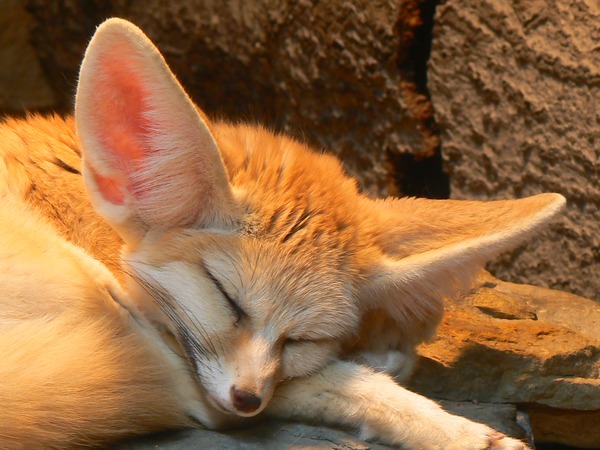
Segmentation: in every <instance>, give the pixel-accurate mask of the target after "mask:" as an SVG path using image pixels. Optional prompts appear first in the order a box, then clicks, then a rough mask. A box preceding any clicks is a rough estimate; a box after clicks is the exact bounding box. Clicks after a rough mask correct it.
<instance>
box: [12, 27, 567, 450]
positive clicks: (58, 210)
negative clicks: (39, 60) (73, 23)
mask: <svg viewBox="0 0 600 450" xmlns="http://www.w3.org/2000/svg"><path fill="white" fill-rule="evenodd" d="M75 124H76V128H77V137H76V136H75V131H74V129H75V126H74V125H75ZM0 145H1V146H2V159H1V160H0V163H1V164H0V180H1V183H0V199H1V202H2V207H1V208H0V217H1V221H0V230H1V231H0V264H1V270H0V282H1V286H2V293H3V296H2V297H1V299H0V405H1V406H0V447H3V448H33V447H73V446H80V445H97V444H103V443H106V442H108V441H110V440H112V439H116V438H119V437H123V436H126V435H131V434H133V433H145V432H152V431H157V430H162V429H168V428H177V427H188V426H194V425H197V424H200V425H201V426H204V427H209V428H226V427H230V426H232V425H235V424H236V423H237V422H239V421H241V420H247V419H243V418H244V417H250V416H256V415H259V414H260V415H266V416H269V415H270V416H276V417H282V418H290V419H297V420H309V421H311V422H313V423H314V422H316V423H327V424H334V425H335V424H337V425H341V426H350V427H355V428H356V429H358V430H359V431H360V433H361V437H363V438H375V439H377V440H379V441H382V442H384V443H388V444H397V445H402V446H404V447H406V448H411V449H440V448H454V449H486V448H498V449H499V448H506V449H517V448H525V447H524V445H523V444H522V443H520V442H518V441H516V440H513V439H511V438H508V437H505V436H503V435H501V434H499V433H497V432H495V431H494V430H492V429H490V428H488V427H487V426H484V425H481V424H478V423H474V422H471V421H468V420H466V419H464V418H461V417H458V416H454V415H451V414H449V413H447V412H445V411H443V410H442V409H441V408H439V407H438V406H437V405H436V404H435V403H434V402H432V401H430V400H427V399H425V398H423V397H421V396H419V395H417V394H414V393H412V392H409V391H407V390H406V389H404V388H402V387H400V386H399V385H398V384H396V382H395V381H394V380H393V378H392V376H396V375H397V376H398V377H400V378H402V377H404V376H406V375H407V374H408V373H409V372H410V369H411V367H412V364H413V360H414V354H415V347H416V346H417V345H418V344H419V343H421V342H423V341H424V340H426V339H428V338H430V337H431V336H432V335H433V333H434V331H435V329H436V326H437V324H438V322H439V321H440V317H441V315H442V311H443V298H444V297H447V296H450V295H453V294H454V293H456V292H457V291H459V290H460V289H462V288H464V287H467V286H468V285H469V281H470V280H471V278H472V277H473V275H474V274H475V273H476V271H477V270H478V268H479V267H480V266H481V265H482V264H483V263H484V262H485V261H486V260H488V259H489V258H491V257H493V256H494V255H496V254H498V253H499V252H501V251H503V250H505V249H507V248H510V247H511V246H513V245H515V244H516V243H518V242H520V241H521V240H523V239H524V238H525V237H526V236H529V235H530V234H531V233H532V232H533V231H534V230H535V229H536V228H537V227H538V226H540V225H541V224H543V223H544V222H547V221H548V220H549V219H550V218H551V217H552V216H553V215H554V214H555V213H556V212H557V211H558V210H559V209H560V208H561V207H562V206H563V204H564V199H563V197H561V196H560V195H557V194H542V195H537V196H535V197H530V198H526V199H522V200H507V201H495V202H488V203H484V202H473V201H450V200H447V201H446V200H444V201H434V200H425V199H414V198H402V199H395V198H388V199H386V200H371V199H369V198H367V197H365V196H363V195H361V194H359V193H358V191H357V188H356V185H355V182H354V181H353V180H352V179H350V178H348V177H347V176H345V175H344V173H343V171H342V169H341V166H340V164H339V162H338V161H337V160H336V159H335V158H333V157H331V156H327V155H322V154H317V153H314V152H313V151H311V150H310V149H308V148H306V147H305V146H304V145H302V144H301V143H299V142H296V141H294V140H292V139H290V138H287V137H285V136H280V135H274V134H272V133H270V132H269V131H267V130H265V129H264V128H261V127H252V126H246V125H230V124H226V123H221V122H213V121H209V120H208V118H207V117H206V116H205V115H204V114H203V113H202V111H200V110H199V109H198V108H196V106H194V104H193V103H192V102H191V101H190V99H189V98H188V96H187V95H186V94H185V92H184V91H183V89H182V88H181V86H180V85H179V83H178V82H177V80H176V79H175V77H174V76H173V75H172V73H171V72H170V71H169V69H168V67H167V65H166V64H165V61H164V60H163V58H162V57H161V55H160V53H159V52H158V50H157V49H156V48H155V47H154V46H153V44H152V43H151V42H150V41H149V40H148V38H147V37H146V36H145V35H144V34H143V33H142V32H141V31H140V30H139V29H137V28H136V27H135V26H133V25H132V24H130V23H128V22H126V21H124V20H120V19H110V20H108V21H107V22H105V23H104V24H103V25H101V26H100V27H99V28H98V30H97V32H96V34H95V36H94V38H93V39H92V41H91V43H90V45H89V47H88V49H87V52H86V55H85V59H84V61H83V64H82V67H81V73H80V79H79V85H78V90H77V99H76V110H75V122H73V121H72V119H66V120H63V119H60V118H58V117H50V118H40V117H31V118H29V119H27V120H24V121H16V120H9V121H6V122H5V123H4V124H3V125H2V127H1V128H0ZM80 152H82V153H83V159H82V161H81V160H79V157H78V155H79V154H80ZM59 172H60V174H59V175H58V176H56V177H55V175H56V174H57V173H59ZM79 173H82V175H83V176H82V177H79ZM82 179H83V181H82ZM84 184H85V187H86V189H87V193H86V190H85V189H84V187H83V185H84ZM87 196H89V198H90V200H91V204H92V205H93V207H92V206H91V205H90V203H89V201H88V199H87ZM92 208H93V209H92ZM94 210H95V211H96V212H97V213H98V214H99V215H100V216H101V217H103V218H104V219H105V220H106V221H107V222H108V223H109V224H110V226H112V229H114V231H115V232H116V233H114V232H113V231H112V230H111V229H110V228H109V227H108V226H107V225H106V224H105V223H104V222H103V220H102V219H100V218H99V217H98V216H96V215H95V213H94ZM121 240H122V241H123V243H124V245H123V250H122V269H119V268H118V265H117V264H116V263H115V261H116V260H117V258H118V256H117V251H116V248H117V247H118V246H120V245H121V243H120V241H121ZM107 266H108V267H109V268H110V269H111V270H109V269H108V268H107ZM121 281H122V283H121ZM121 286H124V287H123V288H122V287H121ZM384 323H385V324H386V325H385V327H383V326H382V324H384ZM369 363H371V364H372V365H377V366H378V370H377V371H376V370H374V369H372V368H370V367H368V364H369ZM386 372H387V373H386Z"/></svg>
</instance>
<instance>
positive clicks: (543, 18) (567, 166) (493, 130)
mask: <svg viewBox="0 0 600 450" xmlns="http://www.w3.org/2000/svg"><path fill="white" fill-rule="evenodd" d="M599 23H600V9H598V6H597V3H595V2H590V1H585V0H577V1H571V0H549V1H545V0H544V1H542V0H535V1H531V0H520V1H512V0H483V1H480V0H467V1H459V0H448V1H445V2H442V3H441V4H440V5H439V6H438V8H437V12H436V17H435V26H434V37H433V43H432V53H431V59H430V61H429V72H428V80H429V83H428V87H429V89H430V93H431V99H432V102H433V106H434V111H435V117H436V120H437V122H438V124H439V126H440V129H441V139H442V152H443V157H444V160H445V167H446V168H447V170H448V172H449V175H450V178H451V188H450V189H451V196H452V197H453V198H470V199H474V198H478V199H491V198H513V197H522V196H526V195H531V194H536V193H539V192H544V191H554V192H560V193H562V194H564V195H565V196H566V197H567V200H568V209H567V212H566V214H565V215H564V216H563V217H561V218H559V219H558V220H556V222H555V223H554V225H553V226H552V227H551V229H550V230H549V231H548V232H546V233H544V234H543V235H541V236H540V237H539V238H537V239H534V240H532V241H531V242H529V243H528V244H527V245H525V246H524V247H522V248H519V249H517V250H516V251H514V252H512V253H510V254H509V255H507V256H505V257H504V258H503V259H502V261H501V262H500V263H497V264H494V265H493V269H494V271H495V273H496V274H497V275H498V276H500V277H501V278H509V279H511V280H514V281H519V282H527V283H531V284H535V285H544V286H550V287H553V288H556V289H561V290H567V291H570V292H573V293H577V294H579V295H583V296H585V297H588V298H595V299H600V233H599V232H598V223H600V147H599V142H598V136H600V135H599V130H600V110H599V105H600V102H599V101H598V98H599V96H598V92H599V87H600V51H599V48H600V47H599V42H600V27H599V26H598V24H599Z"/></svg>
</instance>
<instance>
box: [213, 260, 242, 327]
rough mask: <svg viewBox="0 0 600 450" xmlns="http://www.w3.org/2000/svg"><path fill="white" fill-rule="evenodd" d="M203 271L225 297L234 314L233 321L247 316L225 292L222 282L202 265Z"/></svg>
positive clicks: (238, 320) (236, 321)
mask: <svg viewBox="0 0 600 450" xmlns="http://www.w3.org/2000/svg"><path fill="white" fill-rule="evenodd" d="M204 272H205V273H206V275H207V276H208V278H210V280H211V281H212V282H213V283H214V285H215V286H216V287H217V289H218V290H219V292H220V293H221V295H222V296H223V297H225V300H227V303H229V306H231V309H232V310H233V313H234V314H235V323H236V324H237V323H238V322H240V321H241V320H242V319H243V318H244V317H248V314H246V311H244V310H243V309H242V308H240V305H238V304H237V302H236V301H235V300H234V299H233V298H231V296H230V295H229V294H228V293H227V291H226V290H225V288H224V287H223V284H221V282H220V281H219V280H218V279H217V278H216V277H215V276H214V275H213V274H212V273H211V272H210V271H209V270H208V268H206V267H204Z"/></svg>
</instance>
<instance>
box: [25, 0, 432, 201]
mask: <svg viewBox="0 0 600 450" xmlns="http://www.w3.org/2000/svg"><path fill="white" fill-rule="evenodd" d="M26 3H27V5H28V8H29V10H30V11H31V12H32V13H33V15H34V16H35V17H36V22H37V27H36V29H35V31H34V35H33V38H34V44H35V47H36V48H37V49H38V54H39V56H40V59H41V61H42V63H43V66H44V68H45V71H46V73H47V74H48V77H49V78H50V80H51V82H52V84H53V86H54V87H55V89H56V90H57V91H59V92H65V93H71V92H72V90H73V89H72V88H73V86H74V80H75V79H76V74H77V67H78V65H79V63H80V60H81V55H82V53H83V50H84V47H85V44H86V43H87V40H88V39H89V37H90V36H91V34H92V32H93V29H94V26H95V25H96V24H97V23H100V22H101V21H102V20H103V19H104V18H106V17H108V16H111V15H114V16H119V17H123V18H126V19H129V20H131V21H132V22H134V23H136V24H137V25H138V26H140V27H141V28H142V29H143V30H144V31H145V32H146V33H147V34H148V35H149V36H150V37H151V38H152V39H153V40H154V41H155V42H156V43H157V45H158V47H159V48H160V49H161V51H162V52H163V54H164V56H165V58H166V59H167V61H168V62H169V64H170V65H171V67H172V69H173V70H174V72H175V73H176V74H177V75H178V77H179V78H180V80H181V81H182V84H183V85H184V86H185V87H186V89H187V90H188V91H189V93H190V95H191V96H192V98H193V99H194V100H195V101H196V102H197V103H198V104H199V105H200V106H201V107H202V108H203V109H205V110H206V111H207V112H208V113H209V115H213V116H214V115H217V116H222V117H225V118H227V119H230V120H251V121H257V122H260V123H263V124H266V125H267V126H270V127H272V128H275V129H277V130H281V131H285V132H286V133H289V134H292V135H294V136H296V137H298V138H300V139H302V140H305V141H308V142H310V143H311V144H313V145H314V146H315V147H317V148H322V149H325V150H327V151H333V152H334V153H336V154H337V155H339V156H340V157H341V158H342V159H343V160H344V162H345V165H346V169H347V170H348V171H349V172H350V173H352V174H353V175H356V176H358V177H359V179H360V180H361V183H362V186H363V187H364V188H365V189H366V190H367V191H369V192H371V193H372V194H374V195H384V194H389V193H396V194H398V193H399V189H398V186H397V184H396V182H395V181H396V177H395V173H394V169H395V166H394V165H395V163H396V162H397V161H399V160H401V155H406V154H410V155H412V156H413V157H414V158H416V159H423V158H428V157H432V156H434V155H435V153H436V152H437V151H438V148H439V142H438V140H437V136H436V135H434V134H432V133H431V132H430V131H429V130H428V128H427V126H426V125H425V124H424V120H423V119H422V118H421V116H423V115H428V117H430V116H431V111H430V110H427V108H423V107H422V106H421V105H422V103H423V102H420V101H419V99H418V98H413V99H412V100H410V101H407V100H406V96H405V95H403V92H404V91H406V90H410V89H411V85H410V83H409V84H408V85H407V84H403V83H402V73H401V72H400V71H399V70H398V67H397V57H398V40H399V38H398V36H397V35H396V33H395V25H396V21H397V20H398V17H399V14H400V10H401V9H402V8H404V6H402V8H401V2H398V1H396V0H384V1H377V2H373V1H370V0H332V1H327V2H316V1H307V0H300V1H293V2H291V1H290V2H288V1H279V0H260V1H251V2H249V1H246V0H229V1H221V0H191V1H172V2H164V1H160V0H149V1H146V2H144V3H143V8H140V3H138V2H129V1H125V0H112V1H109V2H96V1H90V2H68V1H57V2H54V3H53V6H52V7H49V6H48V2H47V1H45V0H27V1H26ZM406 3H407V4H413V3H419V2H418V1H417V2H415V1H413V2H406ZM409 12H410V13H411V14H413V15H414V14H418V10H416V9H415V8H412V9H410V11H409ZM411 17H413V16H411ZM418 25H419V21H418V17H417V18H416V21H415V20H413V21H412V25H411V24H407V25H406V26H405V27H403V28H402V29H403V31H404V32H407V31H410V30H412V29H414V28H415V27H417V26H418ZM403 37H406V33H405V34H404V35H403ZM57 49H58V50H57ZM67 98H68V96H67ZM69 102H70V99H68V100H67V102H66V104H67V105H70V103H69ZM438 156H439V155H438ZM440 166H441V165H440ZM433 195H434V196H436V194H435V192H434V193H433Z"/></svg>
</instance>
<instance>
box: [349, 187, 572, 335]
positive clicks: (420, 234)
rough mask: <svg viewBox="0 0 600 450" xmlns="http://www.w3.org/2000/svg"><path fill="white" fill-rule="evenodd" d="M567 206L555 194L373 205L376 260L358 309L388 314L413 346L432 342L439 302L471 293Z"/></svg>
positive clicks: (369, 269) (440, 309) (363, 286)
mask: <svg viewBox="0 0 600 450" xmlns="http://www.w3.org/2000/svg"><path fill="white" fill-rule="evenodd" d="M564 204H565V199H564V197H563V196H562V195H559V194H541V195H537V196H534V197H529V198H525V199H520V200H500V201H491V202H477V201H460V200H426V199H415V198H405V199H395V200H385V201H379V202H373V203H372V204H371V205H370V208H369V209H370V211H371V213H372V217H373V218H374V224H375V227H376V229H377V231H376V233H374V235H376V236H377V238H376V240H377V242H376V247H377V248H378V252H379V254H380V256H381V257H380V260H379V262H378V263H376V264H375V265H372V266H371V267H367V268H365V269H364V274H365V281H366V282H363V283H361V286H360V288H359V296H360V298H361V304H362V305H363V308H364V309H365V310H369V309H373V310H386V311H388V313H389V314H390V315H391V316H392V317H393V318H394V319H395V320H396V322H397V323H399V324H400V325H401V327H402V328H403V329H404V330H406V331H407V335H409V336H407V339H409V340H414V342H412V343H413V344H414V343H418V342H420V341H422V340H424V339H426V338H428V337H430V336H428V335H430V334H431V333H433V331H435V327H436V326H437V324H438V322H439V320H440V319H441V316H442V313H443V299H444V297H449V296H453V295H455V294H456V293H457V292H459V291H460V290H462V289H465V288H468V287H469V286H470V283H471V282H472V280H473V278H474V277H475V275H476V273H477V272H478V271H479V269H480V268H481V267H482V266H483V265H484V264H485V263H486V262H487V261H488V260H489V259H491V258H493V257H494V256H496V255H497V254H499V253H501V252H503V251H506V250H508V249H510V248H512V247H514V246H516V245H517V244H519V243H520V242H522V241H523V240H524V239H525V238H527V237H528V236H530V235H531V234H532V233H533V232H534V231H535V230H536V229H537V228H538V227H539V226H540V225H542V224H544V223H546V222H547V221H548V220H549V219H550V218H551V217H552V216H553V215H555V214H556V213H557V212H558V211H559V210H560V209H561V208H562V207H563V206H564Z"/></svg>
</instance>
